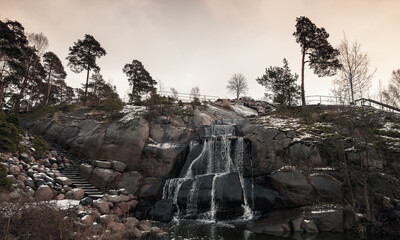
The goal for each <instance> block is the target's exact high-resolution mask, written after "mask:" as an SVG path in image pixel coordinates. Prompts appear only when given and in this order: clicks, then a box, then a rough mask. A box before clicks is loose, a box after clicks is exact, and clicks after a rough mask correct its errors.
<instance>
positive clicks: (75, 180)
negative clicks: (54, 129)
mask: <svg viewBox="0 0 400 240" xmlns="http://www.w3.org/2000/svg"><path fill="white" fill-rule="evenodd" d="M51 148H52V149H54V150H56V151H57V153H58V154H59V155H61V156H63V157H66V158H67V159H69V161H70V163H71V166H70V167H68V168H64V169H62V170H61V171H60V172H61V174H62V175H63V176H65V177H67V178H69V179H70V180H71V181H72V185H73V187H76V188H80V189H83V190H84V191H85V197H90V198H92V199H94V200H95V199H99V198H102V197H103V194H104V193H103V192H102V191H101V190H100V189H98V188H96V187H95V186H93V185H92V184H91V183H89V182H88V181H87V180H86V179H84V178H82V177H80V176H79V166H80V165H81V164H82V163H84V162H86V161H85V160H84V159H81V158H78V157H77V156H75V155H73V154H71V153H69V152H68V151H66V150H64V149H62V148H61V147H59V146H58V145H55V144H51Z"/></svg>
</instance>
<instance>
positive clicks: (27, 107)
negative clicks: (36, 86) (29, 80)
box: [26, 84, 33, 112]
mask: <svg viewBox="0 0 400 240" xmlns="http://www.w3.org/2000/svg"><path fill="white" fill-rule="evenodd" d="M32 93H33V84H32V87H31V91H30V92H29V100H28V104H27V105H26V111H27V112H28V111H29V107H30V105H31V101H32Z"/></svg>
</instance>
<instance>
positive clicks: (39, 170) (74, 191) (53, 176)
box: [0, 135, 84, 201]
mask: <svg viewBox="0 0 400 240" xmlns="http://www.w3.org/2000/svg"><path fill="white" fill-rule="evenodd" d="M34 139H35V137H34V136H32V135H26V136H22V141H21V142H20V146H24V147H25V149H26V150H25V151H24V152H21V153H1V154H0V159H1V162H0V164H2V165H4V166H5V168H6V172H7V178H8V179H9V180H10V182H11V183H12V184H11V193H10V194H2V195H1V199H2V200H17V199H21V198H22V197H28V199H31V200H37V201H49V200H53V199H56V200H62V199H75V200H81V199H82V198H83V197H84V190H82V189H79V188H74V187H73V185H72V181H71V180H70V179H69V178H67V177H63V176H62V174H61V172H60V170H62V169H64V168H67V167H70V166H71V163H70V161H69V160H68V159H67V158H65V157H63V156H61V155H59V154H58V153H57V151H55V150H48V151H46V153H45V157H43V158H39V157H38V158H35V157H34V154H35V151H36V150H35V149H34V148H33V147H32V140H34Z"/></svg>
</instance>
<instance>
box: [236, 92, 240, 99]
mask: <svg viewBox="0 0 400 240" xmlns="http://www.w3.org/2000/svg"><path fill="white" fill-rule="evenodd" d="M239 94H240V93H239V91H237V92H236V99H239Z"/></svg>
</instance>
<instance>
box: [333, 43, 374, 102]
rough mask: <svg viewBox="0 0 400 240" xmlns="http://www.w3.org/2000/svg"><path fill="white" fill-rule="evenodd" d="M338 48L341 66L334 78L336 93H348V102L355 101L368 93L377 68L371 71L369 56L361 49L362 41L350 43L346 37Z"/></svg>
mask: <svg viewBox="0 0 400 240" xmlns="http://www.w3.org/2000/svg"><path fill="white" fill-rule="evenodd" d="M338 49H339V52H340V55H339V61H340V64H341V67H340V68H339V71H338V78H337V79H335V80H334V83H335V85H336V86H337V88H336V90H335V91H334V94H335V95H338V94H339V93H340V94H342V95H346V99H345V101H346V102H354V100H355V98H356V97H357V98H362V97H363V94H364V93H368V91H369V89H370V88H371V80H372V78H373V76H374V74H375V71H376V69H375V70H373V71H372V72H371V71H370V64H369V57H368V55H367V54H366V53H363V52H362V51H361V45H360V43H358V42H354V43H353V44H351V45H350V43H349V42H348V41H347V39H346V37H345V38H344V40H343V41H342V43H341V44H340V46H339V48H338Z"/></svg>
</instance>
